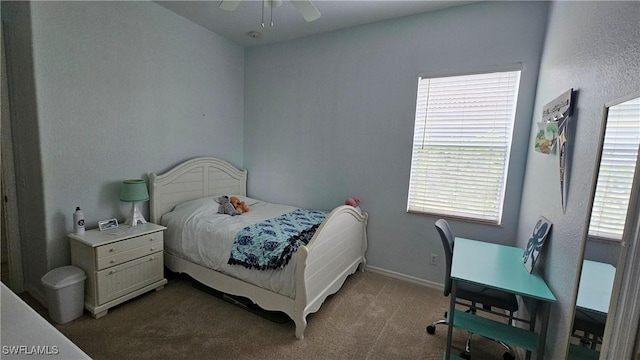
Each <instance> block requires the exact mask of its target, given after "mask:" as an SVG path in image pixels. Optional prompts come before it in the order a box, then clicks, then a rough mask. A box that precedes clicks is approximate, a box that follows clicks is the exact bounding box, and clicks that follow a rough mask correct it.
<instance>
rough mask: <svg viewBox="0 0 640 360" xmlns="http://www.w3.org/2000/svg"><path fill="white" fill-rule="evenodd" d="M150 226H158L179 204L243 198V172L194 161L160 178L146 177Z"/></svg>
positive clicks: (220, 163)
mask: <svg viewBox="0 0 640 360" xmlns="http://www.w3.org/2000/svg"><path fill="white" fill-rule="evenodd" d="M149 190H150V192H149V196H150V200H151V201H150V215H151V222H153V223H156V224H159V223H160V218H161V217H162V215H164V214H165V213H167V212H169V211H171V210H173V208H174V207H175V206H176V205H178V204H181V203H183V202H186V201H189V200H194V199H199V198H203V197H208V196H220V195H232V194H237V195H246V194H247V170H240V169H238V168H236V167H235V166H233V165H231V164H229V163H228V162H226V161H224V160H220V159H217V158H213V157H198V158H194V159H191V160H187V161H185V162H183V163H182V164H180V165H177V166H175V167H174V168H173V169H171V170H169V171H167V172H166V173H164V174H161V175H156V174H155V173H151V174H149Z"/></svg>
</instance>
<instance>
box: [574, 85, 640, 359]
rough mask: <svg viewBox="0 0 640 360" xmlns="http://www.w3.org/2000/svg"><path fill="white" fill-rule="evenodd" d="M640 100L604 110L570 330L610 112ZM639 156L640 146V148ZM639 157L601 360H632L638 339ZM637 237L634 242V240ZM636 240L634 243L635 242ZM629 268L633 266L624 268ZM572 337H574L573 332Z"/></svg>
mask: <svg viewBox="0 0 640 360" xmlns="http://www.w3.org/2000/svg"><path fill="white" fill-rule="evenodd" d="M638 97H640V91H634V92H632V93H630V94H628V95H626V96H623V97H621V98H618V99H616V100H613V101H610V102H607V103H605V104H604V106H603V115H602V124H601V126H600V135H599V146H598V150H597V156H596V166H595V167H594V171H593V178H592V179H593V180H592V184H591V194H590V201H589V204H590V208H589V211H588V212H587V215H586V217H585V221H584V226H585V227H584V232H583V234H584V235H583V239H582V244H581V245H582V250H581V252H580V259H581V261H580V262H579V264H578V272H577V276H576V285H575V288H574V289H575V294H574V302H573V308H572V312H571V314H572V315H571V324H572V325H571V328H573V321H574V317H575V311H576V304H577V297H578V291H579V287H580V280H581V279H580V278H581V276H580V275H581V273H582V264H583V261H584V255H585V250H586V246H587V240H588V236H589V225H590V223H591V214H592V208H593V202H594V199H595V192H596V187H597V186H598V175H599V172H600V164H601V161H602V152H603V146H604V136H605V132H606V129H607V122H608V116H609V109H610V108H611V107H613V106H616V105H618V104H621V103H624V102H626V101H629V100H632V99H635V98H638ZM638 151H639V153H640V146H639V147H638ZM639 169H640V156H638V158H637V159H636V167H635V171H634V176H633V183H632V187H631V193H630V194H629V196H630V198H629V205H628V207H627V216H626V219H625V227H624V231H623V235H622V240H621V242H620V254H619V256H618V263H617V266H616V275H615V278H614V282H613V289H612V291H611V302H610V304H609V311H608V313H607V321H606V323H605V332H604V335H603V338H602V340H603V341H602V345H601V347H600V359H624V358H630V357H631V356H632V352H633V350H634V348H635V341H636V337H637V335H638V334H637V330H638V323H639V320H640V309H636V308H637V306H633V304H638V303H640V282H638V281H634V280H636V279H639V278H640V246H639V244H638V242H639V241H640V240H639V239H638V237H639V235H640V217H639V216H640V208H639V207H640V200H639V199H638V196H639V195H640V171H639ZM634 237H635V239H634ZM634 240H635V241H634ZM626 264H630V266H625V265H626ZM623 284H624V285H623ZM619 308H620V309H626V310H628V311H627V312H625V316H622V314H621V313H618V311H617V309H619ZM569 336H570V337H571V336H572V332H570V334H569ZM570 344H571V342H570V341H568V342H567V357H568V355H569V346H570Z"/></svg>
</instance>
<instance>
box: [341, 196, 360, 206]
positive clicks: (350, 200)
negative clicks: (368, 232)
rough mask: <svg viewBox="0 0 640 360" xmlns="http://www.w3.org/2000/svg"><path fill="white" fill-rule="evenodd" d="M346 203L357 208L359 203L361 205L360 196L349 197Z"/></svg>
mask: <svg viewBox="0 0 640 360" xmlns="http://www.w3.org/2000/svg"><path fill="white" fill-rule="evenodd" d="M344 204H345V205H351V206H353V207H354V208H357V207H358V205H360V198H357V197H350V198H347V200H345V201H344Z"/></svg>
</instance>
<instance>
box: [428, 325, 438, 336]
mask: <svg viewBox="0 0 640 360" xmlns="http://www.w3.org/2000/svg"><path fill="white" fill-rule="evenodd" d="M427 332H428V333H429V334H431V335H433V334H435V333H436V327H435V326H433V325H427Z"/></svg>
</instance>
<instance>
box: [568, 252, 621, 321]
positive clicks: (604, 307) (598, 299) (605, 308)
mask: <svg viewBox="0 0 640 360" xmlns="http://www.w3.org/2000/svg"><path fill="white" fill-rule="evenodd" d="M615 276H616V268H615V267H614V266H613V265H611V264H606V263H601V262H597V261H591V260H584V261H583V262H582V273H581V275H580V287H578V299H577V301H576V306H577V308H578V309H581V310H586V311H592V312H595V313H598V314H601V315H607V313H608V312H609V302H610V301H611V291H612V289H613V279H614V278H615Z"/></svg>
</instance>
